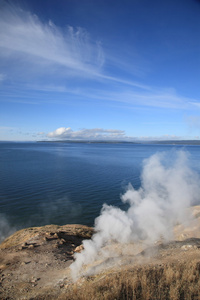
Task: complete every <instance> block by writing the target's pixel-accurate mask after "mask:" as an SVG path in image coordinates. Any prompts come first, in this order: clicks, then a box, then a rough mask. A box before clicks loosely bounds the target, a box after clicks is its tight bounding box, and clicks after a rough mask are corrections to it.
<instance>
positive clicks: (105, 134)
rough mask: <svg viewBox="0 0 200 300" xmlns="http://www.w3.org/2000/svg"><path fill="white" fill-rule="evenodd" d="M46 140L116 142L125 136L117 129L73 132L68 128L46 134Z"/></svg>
mask: <svg viewBox="0 0 200 300" xmlns="http://www.w3.org/2000/svg"><path fill="white" fill-rule="evenodd" d="M47 137H48V138H53V139H61V140H62V139H75V140H87V139H90V140H107V139H109V140H118V139H126V138H127V136H126V135H125V132H124V131H123V130H117V129H102V128H93V129H81V130H78V131H73V130H72V129H71V128H70V127H60V128H57V129H56V130H54V131H52V132H49V133H48V134H47Z"/></svg>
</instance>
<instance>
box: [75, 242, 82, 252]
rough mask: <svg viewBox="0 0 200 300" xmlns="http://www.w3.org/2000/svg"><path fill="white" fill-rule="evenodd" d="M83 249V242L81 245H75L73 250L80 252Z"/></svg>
mask: <svg viewBox="0 0 200 300" xmlns="http://www.w3.org/2000/svg"><path fill="white" fill-rule="evenodd" d="M83 249H84V246H83V244H82V245H80V246H78V247H76V248H75V249H74V252H76V253H80V252H81V251H82V250H83Z"/></svg>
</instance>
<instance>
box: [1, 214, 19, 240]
mask: <svg viewBox="0 0 200 300" xmlns="http://www.w3.org/2000/svg"><path fill="white" fill-rule="evenodd" d="M15 231H16V229H15V228H14V227H12V226H11V225H10V222H9V220H8V218H7V217H6V215H4V214H1V213H0V243H1V242H3V240H5V239H6V238H7V237H8V236H10V235H11V234H13V233H14V232H15Z"/></svg>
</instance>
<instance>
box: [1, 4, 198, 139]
mask: <svg viewBox="0 0 200 300" xmlns="http://www.w3.org/2000/svg"><path fill="white" fill-rule="evenodd" d="M199 32H200V1H197V0H176V1H174V0H168V1H160V0H153V1H149V0H125V1H122V0H121V1H118V0H106V1H104V0H93V1H92V0H90V1H89V0H42V1H41V0H26V1H25V0H17V1H16V0H15V1H5V0H0V140H18V141H26V140H27V141H29V140H30V141H31V140H33V141H34V140H55V139H56V140H58V139H98V140H100V139H103V140H104V139H114V140H118V139H119V140H138V139H139V140H140V139H142V140H148V139H199V136H200V87H199V83H200V36H199Z"/></svg>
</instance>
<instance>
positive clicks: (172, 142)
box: [37, 140, 200, 146]
mask: <svg viewBox="0 0 200 300" xmlns="http://www.w3.org/2000/svg"><path fill="white" fill-rule="evenodd" d="M37 143H72V144H73V143H75V144H76V143H82V144H136V145H145V144H146V145H191V146H193V145H200V140H168V141H167V140H164V141H153V140H152V141H112V140H108V141H103V140H102V141H98V140H97V141H95V140H64V141H63V140H56V141H37Z"/></svg>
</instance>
